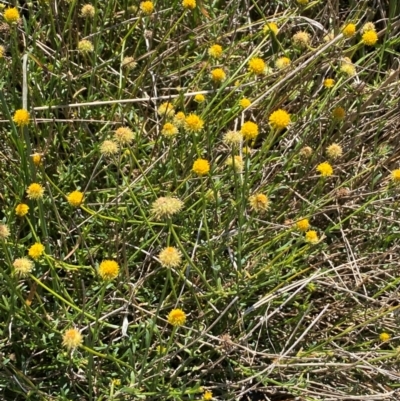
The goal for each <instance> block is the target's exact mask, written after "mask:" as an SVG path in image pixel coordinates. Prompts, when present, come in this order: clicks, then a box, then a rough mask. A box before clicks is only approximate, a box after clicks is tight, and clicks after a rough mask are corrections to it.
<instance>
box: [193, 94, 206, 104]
mask: <svg viewBox="0 0 400 401" xmlns="http://www.w3.org/2000/svg"><path fill="white" fill-rule="evenodd" d="M205 100H206V98H205V96H204V95H202V94H201V93H198V94H197V95H196V96H195V97H194V101H195V102H197V103H203V102H204V101H205Z"/></svg>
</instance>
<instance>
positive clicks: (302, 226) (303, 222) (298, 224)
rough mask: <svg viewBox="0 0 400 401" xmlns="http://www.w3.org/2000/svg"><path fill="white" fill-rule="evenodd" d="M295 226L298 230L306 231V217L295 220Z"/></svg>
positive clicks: (307, 227) (307, 223)
mask: <svg viewBox="0 0 400 401" xmlns="http://www.w3.org/2000/svg"><path fill="white" fill-rule="evenodd" d="M296 228H297V229H298V230H299V231H303V232H306V231H307V230H308V229H309V228H310V222H309V221H308V219H302V220H299V221H297V222H296Z"/></svg>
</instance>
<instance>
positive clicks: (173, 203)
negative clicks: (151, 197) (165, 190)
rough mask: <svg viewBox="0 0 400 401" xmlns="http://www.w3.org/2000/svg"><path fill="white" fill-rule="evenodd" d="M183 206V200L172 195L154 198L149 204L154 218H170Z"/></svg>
mask: <svg viewBox="0 0 400 401" xmlns="http://www.w3.org/2000/svg"><path fill="white" fill-rule="evenodd" d="M182 208H183V202H182V201H181V200H180V199H178V198H174V197H172V196H162V197H160V198H158V199H157V200H155V201H154V202H153V204H152V205H151V214H152V215H153V216H154V218H155V219H156V220H161V219H162V218H164V217H166V218H170V217H172V216H173V215H174V214H177V213H179V212H180V211H181V210H182Z"/></svg>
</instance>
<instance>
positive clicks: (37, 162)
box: [32, 153, 42, 166]
mask: <svg viewBox="0 0 400 401" xmlns="http://www.w3.org/2000/svg"><path fill="white" fill-rule="evenodd" d="M32 161H33V164H34V165H35V166H40V164H41V163H42V155H41V154H40V153H34V154H33V155H32Z"/></svg>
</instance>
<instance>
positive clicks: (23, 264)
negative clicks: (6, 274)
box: [13, 258, 34, 277]
mask: <svg viewBox="0 0 400 401" xmlns="http://www.w3.org/2000/svg"><path fill="white" fill-rule="evenodd" d="M13 266H14V269H15V274H16V275H17V276H19V277H26V276H28V275H29V273H30V272H31V271H32V270H33V267H34V263H33V262H32V261H31V260H29V259H28V258H18V259H15V260H14V262H13Z"/></svg>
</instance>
